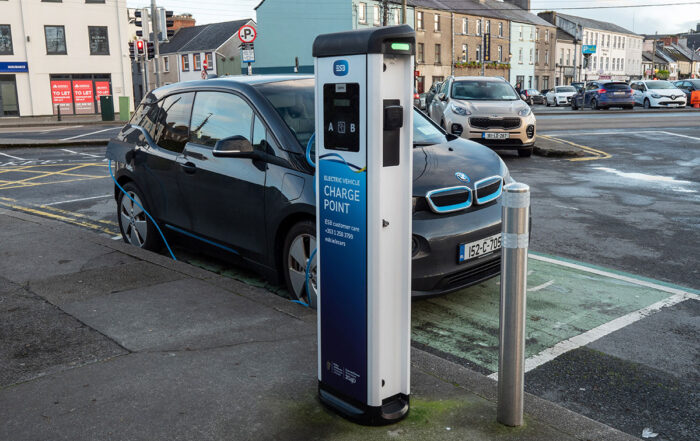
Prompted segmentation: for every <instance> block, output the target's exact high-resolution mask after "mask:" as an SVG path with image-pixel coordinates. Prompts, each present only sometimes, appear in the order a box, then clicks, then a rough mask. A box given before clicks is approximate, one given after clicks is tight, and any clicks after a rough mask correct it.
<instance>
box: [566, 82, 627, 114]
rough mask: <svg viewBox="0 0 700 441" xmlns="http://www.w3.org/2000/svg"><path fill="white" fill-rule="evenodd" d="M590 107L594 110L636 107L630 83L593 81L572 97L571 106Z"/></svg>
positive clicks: (575, 108) (575, 107) (576, 107)
mask: <svg viewBox="0 0 700 441" xmlns="http://www.w3.org/2000/svg"><path fill="white" fill-rule="evenodd" d="M586 107H590V108H591V109H593V110H598V109H609V108H611V107H621V108H623V109H633V108H634V95H633V93H632V88H631V87H630V85H629V84H627V83H623V82H615V81H592V82H590V83H588V84H586V87H585V89H581V90H579V91H578V93H577V94H576V95H574V96H573V97H572V99H571V108H572V109H573V110H577V109H578V108H586Z"/></svg>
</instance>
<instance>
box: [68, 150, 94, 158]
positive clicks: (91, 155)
mask: <svg viewBox="0 0 700 441" xmlns="http://www.w3.org/2000/svg"><path fill="white" fill-rule="evenodd" d="M61 150H63V151H64V152H68V153H72V154H74V155H83V156H89V157H91V158H103V157H104V156H102V155H93V154H92V153H83V152H74V151H73V150H69V149H61Z"/></svg>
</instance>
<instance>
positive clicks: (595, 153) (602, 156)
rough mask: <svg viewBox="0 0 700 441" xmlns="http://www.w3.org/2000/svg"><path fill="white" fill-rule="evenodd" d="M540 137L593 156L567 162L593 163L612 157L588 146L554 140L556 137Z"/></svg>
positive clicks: (559, 139) (564, 140)
mask: <svg viewBox="0 0 700 441" xmlns="http://www.w3.org/2000/svg"><path fill="white" fill-rule="evenodd" d="M540 136H541V137H542V138H546V139H551V140H554V141H559V142H562V143H564V144H569V145H572V146H574V147H578V148H580V149H581V150H583V151H584V152H586V153H588V154H590V155H593V156H585V157H583V158H573V159H569V161H595V160H597V159H608V158H612V155H611V154H609V153H605V152H604V151H602V150H597V149H594V148H593V147H588V146H585V145H581V144H576V143H575V142H571V141H567V140H566V139H561V138H556V137H554V136H550V135H540Z"/></svg>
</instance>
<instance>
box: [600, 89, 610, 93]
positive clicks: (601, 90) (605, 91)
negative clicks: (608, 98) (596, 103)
mask: <svg viewBox="0 0 700 441" xmlns="http://www.w3.org/2000/svg"><path fill="white" fill-rule="evenodd" d="M607 92H608V91H607V90H605V89H600V90H598V93H607Z"/></svg>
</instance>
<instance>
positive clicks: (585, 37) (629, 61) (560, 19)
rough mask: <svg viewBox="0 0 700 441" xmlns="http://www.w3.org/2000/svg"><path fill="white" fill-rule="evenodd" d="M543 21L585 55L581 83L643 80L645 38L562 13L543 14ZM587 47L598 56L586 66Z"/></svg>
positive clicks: (579, 55)
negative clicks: (573, 41) (569, 38)
mask: <svg viewBox="0 0 700 441" xmlns="http://www.w3.org/2000/svg"><path fill="white" fill-rule="evenodd" d="M539 15H540V17H542V18H544V19H545V20H547V21H549V22H550V23H553V24H555V25H556V26H557V27H559V28H561V29H562V30H564V31H565V32H567V33H569V34H571V35H572V36H574V37H575V38H576V40H577V41H578V42H580V45H579V46H578V47H579V49H580V50H581V52H577V54H576V60H577V66H578V69H577V70H580V72H581V75H580V78H579V80H580V81H593V80H614V81H629V80H631V79H639V78H641V77H642V41H643V39H644V38H643V37H642V36H641V35H638V34H635V33H634V32H631V31H628V30H627V29H625V28H623V27H621V26H618V25H616V24H613V23H607V22H604V21H598V20H591V19H589V18H583V17H575V16H573V15H566V14H561V13H558V12H551V11H550V12H542V13H540V14H539ZM583 46H595V53H593V54H591V55H590V56H589V59H588V66H586V67H584V66H582V64H583V53H582V49H583Z"/></svg>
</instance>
